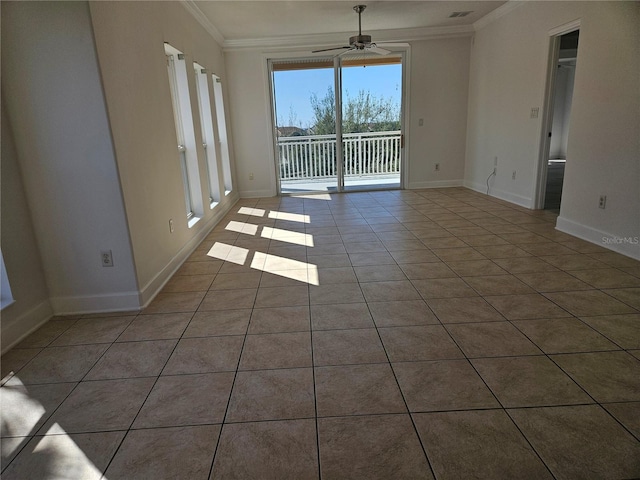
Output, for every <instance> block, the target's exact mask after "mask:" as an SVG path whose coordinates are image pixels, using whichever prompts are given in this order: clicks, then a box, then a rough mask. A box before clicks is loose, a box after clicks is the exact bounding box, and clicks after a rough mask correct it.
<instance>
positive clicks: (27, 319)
mask: <svg viewBox="0 0 640 480" xmlns="http://www.w3.org/2000/svg"><path fill="white" fill-rule="evenodd" d="M7 308H8V309H10V308H11V307H7ZM52 316H53V309H52V308H51V304H50V303H49V301H48V300H45V301H43V302H41V303H39V304H38V305H36V306H34V307H33V308H31V309H30V310H28V311H26V312H24V313H23V314H22V315H20V316H19V317H16V318H14V319H13V320H11V321H8V322H7V321H3V322H2V354H4V353H6V352H7V351H8V350H10V349H11V348H13V347H14V346H15V345H17V344H18V343H19V342H21V341H22V340H23V339H25V338H26V337H27V336H29V335H30V334H31V333H33V332H34V331H36V330H37V329H38V328H40V327H41V326H42V325H44V324H45V323H47V322H48V321H49V320H50V319H51V317H52Z"/></svg>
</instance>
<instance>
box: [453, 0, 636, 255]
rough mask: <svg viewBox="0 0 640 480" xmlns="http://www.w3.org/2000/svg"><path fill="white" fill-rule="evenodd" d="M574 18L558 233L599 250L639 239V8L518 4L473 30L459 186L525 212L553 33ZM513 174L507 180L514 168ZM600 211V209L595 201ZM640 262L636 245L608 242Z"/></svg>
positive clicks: (617, 4) (531, 187)
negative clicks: (601, 200)
mask: <svg viewBox="0 0 640 480" xmlns="http://www.w3.org/2000/svg"><path fill="white" fill-rule="evenodd" d="M576 20H580V46H579V50H578V57H577V67H576V72H575V84H574V93H573V104H572V112H571V124H570V126H569V138H568V146H567V163H566V171H565V180H564V187H563V194H562V206H561V212H560V217H559V218H558V224H557V228H559V229H560V230H563V231H565V232H568V233H571V234H574V235H577V236H579V237H582V238H585V239H588V240H591V241H593V242H596V243H599V244H602V243H603V242H602V237H603V236H615V237H633V236H639V235H640V215H639V214H638V212H640V193H639V192H640V182H639V178H640V171H639V168H640V165H639V162H638V158H639V154H640V144H639V142H640V135H638V133H639V131H640V129H639V127H640V95H638V93H639V90H638V78H640V63H639V62H640V55H638V45H639V44H640V38H639V31H640V29H638V25H640V4H638V3H637V2H533V1H532V2H523V4H522V6H520V7H518V8H516V9H515V10H513V11H511V12H510V13H508V14H506V15H504V16H503V17H501V18H499V19H497V20H495V21H494V22H492V23H490V24H488V25H487V26H485V27H484V28H482V29H480V30H479V31H478V32H477V33H476V35H475V44H474V46H473V47H472V53H471V77H470V98H469V120H468V133H467V154H466V169H465V185H467V186H469V187H471V188H475V189H477V190H484V189H486V186H484V181H485V179H486V177H487V175H488V174H489V173H490V172H491V170H492V168H493V158H494V156H498V175H497V178H496V179H495V182H494V183H493V185H492V194H493V195H495V196H498V197H501V198H504V199H507V200H510V201H514V202H516V203H519V204H521V205H525V206H528V207H532V206H533V204H534V191H535V186H536V166H537V162H538V154H539V148H540V138H541V131H540V128H541V120H542V118H543V113H544V112H542V111H541V112H540V116H539V118H537V119H531V118H530V110H531V108H532V107H542V105H543V101H544V94H545V92H544V89H545V78H546V69H547V61H548V54H549V39H550V32H551V31H553V30H554V29H556V28H558V27H560V26H562V25H565V24H567V23H569V22H573V21H576ZM514 170H515V171H516V172H517V176H516V179H515V180H512V178H511V176H512V172H513V171H514ZM602 194H605V195H607V208H606V209H605V210H602V209H599V208H598V197H599V195H602ZM605 246H609V247H612V248H614V249H616V250H618V251H621V252H623V253H626V254H628V255H630V256H633V257H636V258H640V252H639V248H640V247H638V245H630V244H619V245H605Z"/></svg>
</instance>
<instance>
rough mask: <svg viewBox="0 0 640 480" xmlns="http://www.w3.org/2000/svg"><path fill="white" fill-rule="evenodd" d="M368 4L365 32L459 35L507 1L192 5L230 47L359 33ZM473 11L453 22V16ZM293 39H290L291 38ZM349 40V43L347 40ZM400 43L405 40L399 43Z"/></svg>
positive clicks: (212, 1) (214, 1) (235, 0)
mask: <svg viewBox="0 0 640 480" xmlns="http://www.w3.org/2000/svg"><path fill="white" fill-rule="evenodd" d="M358 2H361V3H363V4H366V5H367V8H366V10H365V11H364V12H363V13H362V31H363V33H365V34H367V33H369V34H370V33H371V32H374V31H375V32H384V31H394V30H400V29H403V30H404V29H425V28H426V29H438V30H440V31H443V32H444V31H446V30H447V29H452V31H455V29H458V30H460V28H461V27H465V26H466V27H470V26H471V25H472V24H473V23H474V22H476V21H477V20H479V19H480V18H482V17H484V16H485V15H487V14H488V13H490V12H492V11H493V10H495V9H496V8H498V7H499V6H501V5H502V4H504V3H506V2H505V1H489V0H480V1H457V0H453V1H417V0H414V1H395V0H394V1H370V2H365V1H363V0H351V1H346V0H342V1H324V0H320V1H318V0H296V1H272V0H262V1H244V0H232V1H218V0H208V1H207V0H204V1H193V2H191V4H192V5H193V6H195V7H196V8H195V9H196V10H199V13H200V14H201V15H202V16H204V17H205V18H206V20H207V21H208V22H209V23H210V24H211V25H213V26H214V27H215V29H217V30H218V32H219V33H220V34H221V36H222V37H224V41H225V43H227V44H228V43H231V44H233V43H234V42H238V41H244V42H245V43H247V44H248V43H250V42H249V41H250V40H265V39H274V38H281V39H282V38H283V37H292V36H307V37H308V36H312V35H322V34H336V33H345V34H346V35H355V34H356V33H357V31H358V15H357V14H356V13H355V12H354V11H353V6H354V5H356V4H357V3H358ZM469 10H470V11H472V13H470V14H469V15H468V16H466V17H459V18H449V16H450V15H451V13H452V12H460V11H469ZM289 40H290V38H289ZM345 40H346V38H345ZM398 40H401V39H400V38H398Z"/></svg>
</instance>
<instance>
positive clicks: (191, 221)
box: [187, 217, 202, 228]
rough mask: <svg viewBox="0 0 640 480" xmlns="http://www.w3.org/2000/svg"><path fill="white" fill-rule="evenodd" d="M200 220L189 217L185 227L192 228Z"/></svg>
mask: <svg viewBox="0 0 640 480" xmlns="http://www.w3.org/2000/svg"><path fill="white" fill-rule="evenodd" d="M200 218H202V217H191V218H190V219H189V221H188V223H187V226H188V227H189V228H191V227H193V226H194V225H195V224H196V223H198V222H199V221H200Z"/></svg>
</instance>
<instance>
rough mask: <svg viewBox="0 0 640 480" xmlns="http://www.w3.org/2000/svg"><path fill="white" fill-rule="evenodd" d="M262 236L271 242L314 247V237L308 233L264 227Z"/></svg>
mask: <svg viewBox="0 0 640 480" xmlns="http://www.w3.org/2000/svg"><path fill="white" fill-rule="evenodd" d="M260 236H261V237H262V238H270V239H271V240H278V241H280V242H287V243H293V244H296V245H303V246H305V247H313V235H310V234H308V233H302V232H293V231H291V230H283V229H281V228H271V227H264V228H263V229H262V233H261V234H260Z"/></svg>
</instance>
